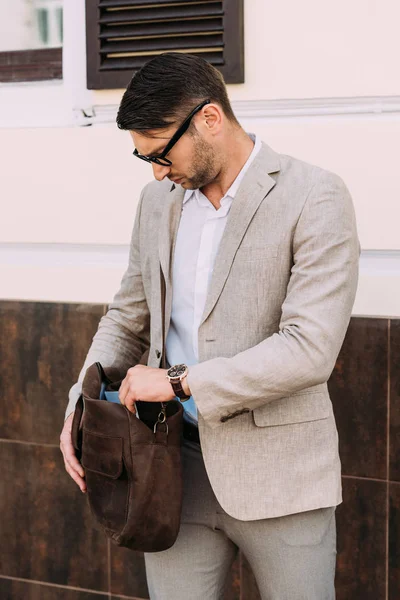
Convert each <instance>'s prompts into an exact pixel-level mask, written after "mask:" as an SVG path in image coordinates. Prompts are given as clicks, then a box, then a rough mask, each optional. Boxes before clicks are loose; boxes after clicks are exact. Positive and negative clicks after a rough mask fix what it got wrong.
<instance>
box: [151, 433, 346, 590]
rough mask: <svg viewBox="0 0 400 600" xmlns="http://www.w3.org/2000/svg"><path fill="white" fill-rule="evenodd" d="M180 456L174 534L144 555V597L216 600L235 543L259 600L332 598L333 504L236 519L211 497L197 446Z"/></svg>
mask: <svg viewBox="0 0 400 600" xmlns="http://www.w3.org/2000/svg"><path fill="white" fill-rule="evenodd" d="M182 459H183V481H184V496H183V507H182V519H181V528H180V531H179V535H178V538H177V540H176V542H175V544H174V545H173V546H172V547H171V548H169V549H168V550H164V551H163V552H155V553H145V565H146V575H147V583H148V587H149V591H150V598H151V600H188V598H190V600H221V599H222V598H223V594H224V587H225V581H226V578H227V575H228V573H229V570H230V567H231V565H232V563H233V561H234V559H235V556H236V554H237V552H238V549H240V550H241V551H242V552H243V553H244V555H245V556H246V558H247V560H248V562H249V563H250V565H251V568H252V570H253V573H254V576H255V578H256V580H257V585H258V588H259V591H260V595H261V598H262V599H263V600H334V598H335V589H334V577H335V565H336V524H335V507H330V508H320V509H317V510H311V511H307V512H303V513H298V514H294V515H288V516H284V517H276V518H272V519H262V520H256V521H240V520H238V519H234V518H233V517H231V516H229V515H228V514H227V513H226V512H225V511H224V510H223V509H222V507H221V506H220V504H219V502H218V501H217V499H216V497H215V495H214V493H213V491H212V488H211V485H210V482H209V479H208V476H207V473H206V471H205V467H204V461H203V456H202V453H201V450H200V446H198V445H197V444H195V443H192V442H186V441H185V443H184V445H183V447H182ZM266 492H268V490H266Z"/></svg>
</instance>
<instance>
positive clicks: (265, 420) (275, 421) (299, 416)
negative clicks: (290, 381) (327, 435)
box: [253, 392, 333, 427]
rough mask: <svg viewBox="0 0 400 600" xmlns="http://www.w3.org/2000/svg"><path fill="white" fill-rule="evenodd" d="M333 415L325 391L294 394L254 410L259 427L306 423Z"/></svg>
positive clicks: (256, 423)
mask: <svg viewBox="0 0 400 600" xmlns="http://www.w3.org/2000/svg"><path fill="white" fill-rule="evenodd" d="M332 415H333V411H332V403H331V401H330V399H329V397H327V396H326V393H323V392H306V393H300V394H299V393H297V394H292V395H291V396H286V397H285V398H279V399H278V400H273V401H272V402H268V404H265V405H264V406H260V407H259V408H256V409H254V410H253V419H254V423H255V425H257V427H272V426H275V425H288V424H293V423H306V422H308V421H318V420H320V419H328V418H329V417H330V416H332Z"/></svg>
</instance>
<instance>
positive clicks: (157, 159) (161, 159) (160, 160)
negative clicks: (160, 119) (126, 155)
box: [133, 100, 211, 167]
mask: <svg viewBox="0 0 400 600" xmlns="http://www.w3.org/2000/svg"><path fill="white" fill-rule="evenodd" d="M210 102H211V100H204V101H203V102H202V103H201V104H199V105H198V106H196V108H194V109H193V110H192V112H191V113H190V115H189V116H188V117H186V119H185V120H184V121H183V123H182V125H181V126H180V127H178V129H177V130H176V131H175V133H174V135H173V136H172V138H171V139H170V140H169V142H168V144H167V145H166V146H165V148H164V150H163V151H162V152H161V154H157V155H156V156H145V155H144V154H139V152H138V151H137V150H136V148H135V149H134V151H133V155H134V156H137V157H138V158H141V159H142V160H145V161H146V162H150V163H156V164H157V165H161V166H163V167H170V166H171V165H172V162H171V161H170V160H168V158H165V157H166V156H167V154H168V152H170V151H171V148H172V147H173V146H175V144H176V142H177V141H178V140H179V139H180V138H181V137H182V136H183V134H184V133H185V131H187V130H188V128H189V125H190V121H191V120H192V119H193V117H194V115H195V114H196V113H198V112H199V110H201V109H202V108H203V106H206V104H210Z"/></svg>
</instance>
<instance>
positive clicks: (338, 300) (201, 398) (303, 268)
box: [187, 170, 360, 428]
mask: <svg viewBox="0 0 400 600" xmlns="http://www.w3.org/2000/svg"><path fill="white" fill-rule="evenodd" d="M359 255H360V243H359V240H358V235H357V228H356V219H355V213H354V207H353V203H352V199H351V196H350V193H349V191H348V189H347V188H346V186H345V184H344V183H343V181H342V180H341V178H340V177H339V176H337V175H335V174H334V173H330V172H328V171H322V170H321V173H320V176H319V178H318V179H317V180H316V182H315V183H314V185H313V186H312V188H311V190H310V192H309V194H308V197H307V199H306V201H305V203H304V206H303V209H302V212H301V214H300V217H299V219H298V222H297V225H296V229H295V232H294V236H293V267H292V269H291V275H290V280H289V284H288V287H287V293H286V297H285V300H284V303H283V305H282V314H281V320H280V323H279V332H277V333H274V334H273V335H271V336H270V337H268V338H267V339H264V340H263V341H262V342H260V343H259V344H257V345H256V346H253V347H252V348H249V349H247V350H244V351H243V352H240V353H239V354H236V355H235V356H233V357H231V358H224V357H218V358H214V359H211V360H207V361H204V362H202V363H199V364H196V365H193V366H191V367H189V373H188V376H187V382H188V384H189V387H190V390H191V393H192V395H193V398H194V400H195V402H196V405H197V407H198V410H199V412H200V413H201V415H202V417H203V418H204V420H205V422H206V423H207V424H208V425H209V426H210V427H212V428H215V427H218V426H220V425H221V423H222V422H221V417H225V416H226V415H228V414H230V415H232V413H234V412H237V411H241V410H242V409H243V408H247V409H249V410H253V409H255V408H258V407H260V406H263V405H265V404H267V403H268V402H270V401H272V400H277V399H279V398H283V397H285V396H288V395H290V394H292V393H295V392H297V391H300V390H302V389H305V388H308V387H311V386H314V385H317V384H319V383H323V382H326V381H327V380H328V379H329V376H330V374H331V372H332V371H333V368H334V366H335V362H336V359H337V356H338V354H339V350H340V348H341V346H342V343H343V340H344V336H345V334H346V330H347V327H348V325H349V321H350V317H351V311H352V307H353V303H354V299H355V294H356V290H357V284H358V263H359Z"/></svg>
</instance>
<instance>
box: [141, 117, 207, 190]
mask: <svg viewBox="0 0 400 600" xmlns="http://www.w3.org/2000/svg"><path fill="white" fill-rule="evenodd" d="M175 131H176V127H170V128H168V129H154V130H153V131H150V132H149V134H151V137H149V136H144V135H142V134H140V133H138V132H135V131H130V132H129V133H130V134H131V137H132V139H133V143H134V145H135V148H136V149H137V151H138V152H139V154H144V155H145V156H154V155H157V154H160V153H161V152H162V151H163V150H164V148H165V146H166V145H167V143H168V142H169V140H170V139H171V137H172V136H173V134H174V133H175ZM192 131H193V133H192V132H189V131H187V132H185V133H184V134H183V136H182V137H181V138H180V139H179V140H178V141H177V142H176V144H175V145H174V146H173V148H172V149H171V151H170V152H169V153H168V155H167V156H166V158H168V160H170V161H171V162H172V165H170V166H162V165H158V164H156V163H151V166H152V167H153V173H154V177H155V178H156V179H157V180H158V181H161V180H162V179H164V177H168V179H170V180H171V181H173V182H174V183H178V184H180V185H181V186H182V187H183V188H185V189H191V190H194V189H197V188H201V187H203V186H205V185H207V184H208V183H211V182H212V181H213V180H214V179H215V177H216V176H217V174H218V168H217V165H216V160H215V158H216V157H215V151H214V148H213V146H212V145H211V144H210V143H209V142H207V141H206V140H205V139H204V138H203V137H202V135H201V133H199V132H198V131H197V130H193V127H192Z"/></svg>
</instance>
